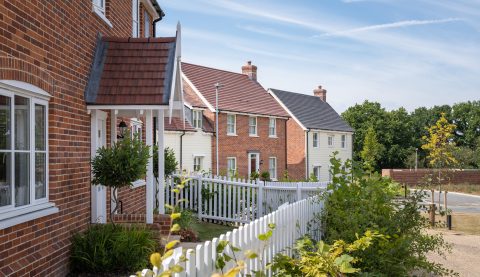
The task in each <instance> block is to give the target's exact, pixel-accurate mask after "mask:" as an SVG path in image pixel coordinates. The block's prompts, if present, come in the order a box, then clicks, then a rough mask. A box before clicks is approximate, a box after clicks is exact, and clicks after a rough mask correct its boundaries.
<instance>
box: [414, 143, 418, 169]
mask: <svg viewBox="0 0 480 277" xmlns="http://www.w3.org/2000/svg"><path fill="white" fill-rule="evenodd" d="M417 168H418V148H415V171H417Z"/></svg>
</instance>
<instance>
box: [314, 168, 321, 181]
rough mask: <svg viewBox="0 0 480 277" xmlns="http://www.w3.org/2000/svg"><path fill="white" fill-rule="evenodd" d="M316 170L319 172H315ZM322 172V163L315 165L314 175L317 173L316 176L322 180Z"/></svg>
mask: <svg viewBox="0 0 480 277" xmlns="http://www.w3.org/2000/svg"><path fill="white" fill-rule="evenodd" d="M315 170H317V173H316V174H315ZM321 172H322V166H320V165H316V166H314V167H313V175H315V177H317V180H318V181H320V177H321V175H322V174H321Z"/></svg>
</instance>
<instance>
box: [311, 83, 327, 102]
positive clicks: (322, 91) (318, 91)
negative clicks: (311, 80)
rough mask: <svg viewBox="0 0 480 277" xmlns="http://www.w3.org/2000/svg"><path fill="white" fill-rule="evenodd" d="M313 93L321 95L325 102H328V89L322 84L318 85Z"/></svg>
mask: <svg viewBox="0 0 480 277" xmlns="http://www.w3.org/2000/svg"><path fill="white" fill-rule="evenodd" d="M313 95H315V96H317V97H320V99H322V101H323V102H327V90H326V89H323V88H322V86H318V87H317V88H316V89H314V90H313Z"/></svg>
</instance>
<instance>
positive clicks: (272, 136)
mask: <svg viewBox="0 0 480 277" xmlns="http://www.w3.org/2000/svg"><path fill="white" fill-rule="evenodd" d="M268 137H269V138H278V137H277V136H268Z"/></svg>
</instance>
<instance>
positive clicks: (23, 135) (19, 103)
mask: <svg viewBox="0 0 480 277" xmlns="http://www.w3.org/2000/svg"><path fill="white" fill-rule="evenodd" d="M29 114H30V113H29V100H28V99H27V98H24V97H20V96H15V149H17V150H28V149H30V147H29V146H30V145H29V141H30V140H29V133H30V132H29V130H30V128H29V123H30V120H29V119H30V117H29Z"/></svg>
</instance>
